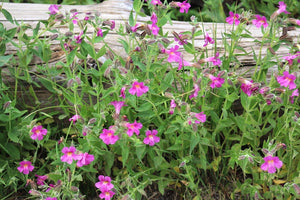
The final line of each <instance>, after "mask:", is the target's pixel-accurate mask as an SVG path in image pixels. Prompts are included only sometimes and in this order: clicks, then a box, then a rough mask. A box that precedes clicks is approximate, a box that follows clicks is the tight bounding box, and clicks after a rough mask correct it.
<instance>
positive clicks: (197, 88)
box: [189, 83, 200, 99]
mask: <svg viewBox="0 0 300 200" xmlns="http://www.w3.org/2000/svg"><path fill="white" fill-rule="evenodd" d="M199 91H200V88H199V85H198V84H196V83H194V93H193V94H191V95H190V96H189V98H190V99H192V98H194V97H197V96H198V93H199Z"/></svg>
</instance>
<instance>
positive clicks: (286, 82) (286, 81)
mask: <svg viewBox="0 0 300 200" xmlns="http://www.w3.org/2000/svg"><path fill="white" fill-rule="evenodd" d="M295 79H296V76H294V75H293V74H289V72H288V71H284V72H283V76H277V82H278V83H279V84H280V85H281V86H284V87H288V86H289V89H290V90H292V89H295V88H296V84H295V83H294V80H295Z"/></svg>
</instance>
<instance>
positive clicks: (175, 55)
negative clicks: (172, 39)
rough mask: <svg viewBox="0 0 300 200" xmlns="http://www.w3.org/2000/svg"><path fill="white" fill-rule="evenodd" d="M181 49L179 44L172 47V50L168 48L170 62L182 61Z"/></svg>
mask: <svg viewBox="0 0 300 200" xmlns="http://www.w3.org/2000/svg"><path fill="white" fill-rule="evenodd" d="M178 49H179V46H178V45H175V46H174V47H171V49H170V50H166V53H167V54H168V55H169V57H168V62H169V63H171V62H180V61H181V52H179V51H177V50H178Z"/></svg>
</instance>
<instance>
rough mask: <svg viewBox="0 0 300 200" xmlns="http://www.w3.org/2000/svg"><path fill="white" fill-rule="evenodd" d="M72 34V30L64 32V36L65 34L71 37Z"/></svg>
mask: <svg viewBox="0 0 300 200" xmlns="http://www.w3.org/2000/svg"><path fill="white" fill-rule="evenodd" d="M72 35H73V32H71V31H68V32H66V33H65V36H67V37H71V36H72Z"/></svg>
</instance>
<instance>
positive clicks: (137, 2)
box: [133, 0, 142, 12]
mask: <svg viewBox="0 0 300 200" xmlns="http://www.w3.org/2000/svg"><path fill="white" fill-rule="evenodd" d="M141 3H142V2H141V0H134V1H133V9H134V10H135V12H139V11H140V7H141V6H140V4H141Z"/></svg>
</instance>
